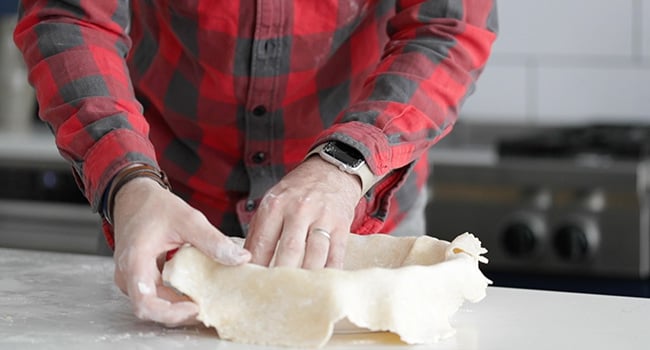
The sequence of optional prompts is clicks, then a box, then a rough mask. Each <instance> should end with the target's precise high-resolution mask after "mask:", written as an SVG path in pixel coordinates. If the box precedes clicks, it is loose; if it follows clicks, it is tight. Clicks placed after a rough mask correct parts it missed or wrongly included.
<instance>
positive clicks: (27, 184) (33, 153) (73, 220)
mask: <svg viewBox="0 0 650 350" xmlns="http://www.w3.org/2000/svg"><path fill="white" fill-rule="evenodd" d="M0 247H11V248H24V249H40V250H51V251H65V252H77V253H89V254H108V253H109V251H108V248H107V247H106V244H105V242H104V240H103V238H102V237H101V222H100V220H99V216H98V215H96V214H93V213H92V212H91V210H90V207H89V205H88V203H87V202H86V200H85V198H84V197H83V196H82V194H81V192H80V191H79V189H78V188H77V186H76V184H75V182H74V178H73V176H72V174H71V171H70V168H69V166H68V165H67V163H66V162H64V161H63V159H62V158H61V156H60V155H59V154H58V153H57V151H56V148H55V146H54V141H53V138H52V136H51V135H50V134H48V133H47V132H43V133H38V132H35V133H29V134H13V133H0Z"/></svg>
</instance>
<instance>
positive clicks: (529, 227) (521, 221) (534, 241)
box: [501, 215, 544, 258]
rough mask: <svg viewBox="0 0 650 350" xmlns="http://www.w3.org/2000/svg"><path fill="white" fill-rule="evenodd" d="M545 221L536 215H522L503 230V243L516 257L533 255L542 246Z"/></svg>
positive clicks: (506, 249)
mask: <svg viewBox="0 0 650 350" xmlns="http://www.w3.org/2000/svg"><path fill="white" fill-rule="evenodd" d="M543 234H544V222H543V221H542V220H541V218H539V217H538V216H535V215H520V216H518V217H517V218H515V219H513V220H511V221H509V222H508V223H507V224H506V225H505V226H504V228H503V229H502V230H501V245H502V247H503V249H504V250H505V251H506V253H508V254H509V255H510V256H512V257H515V258H524V257H532V256H534V255H536V254H537V253H538V252H539V250H540V246H541V242H542V235H543Z"/></svg>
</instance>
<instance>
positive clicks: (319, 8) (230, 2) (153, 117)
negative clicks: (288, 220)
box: [15, 0, 497, 235]
mask: <svg viewBox="0 0 650 350" xmlns="http://www.w3.org/2000/svg"><path fill="white" fill-rule="evenodd" d="M495 1H496V0H431V1H418V0H398V1H379V0H313V1H309V0H303V1H289V0H277V1H261V0H258V1H253V0H248V1H243V0H241V1H237V0H131V1H130V2H129V1H127V0H22V1H21V6H20V13H21V19H20V21H19V23H18V26H17V27H16V31H15V41H16V43H17V45H18V47H19V48H20V49H21V50H22V52H23V54H24V57H25V60H26V62H27V64H28V67H29V70H30V76H29V77H30V81H31V83H32V84H33V85H34V86H35V88H36V92H37V98H38V102H39V104H40V111H41V118H42V119H43V120H45V121H46V122H47V123H48V124H49V125H50V126H51V128H52V130H53V132H54V133H55V136H56V143H57V146H58V148H59V150H60V152H61V154H62V155H63V156H64V157H65V158H66V159H67V160H69V161H70V162H71V163H72V164H73V167H74V170H75V172H76V173H77V175H78V177H79V179H80V186H81V187H83V188H82V189H83V191H84V194H85V195H86V197H87V198H88V200H89V202H90V203H91V205H92V207H93V209H95V210H97V209H98V207H99V206H100V205H101V201H102V195H103V193H104V191H105V188H106V187H107V185H108V184H109V183H110V180H111V179H112V177H113V176H114V175H115V173H116V172H118V171H119V170H120V169H122V168H124V167H125V166H127V165H129V164H131V163H133V162H142V163H148V164H151V165H154V166H160V167H161V168H162V169H164V170H165V171H166V172H167V173H168V175H169V177H170V179H171V180H172V187H173V188H174V191H175V192H176V193H177V194H179V195H180V196H181V197H182V198H184V199H185V200H187V201H188V202H189V203H190V204H192V205H193V206H194V207H195V208H197V209H199V210H201V211H202V212H203V213H204V214H205V215H206V216H207V217H208V218H209V219H210V220H211V221H212V223H213V224H215V225H216V226H217V227H219V228H220V229H221V230H223V231H224V232H225V233H227V234H231V235H241V234H243V232H244V230H245V227H246V223H247V222H248V220H249V218H250V216H251V214H252V213H253V212H254V210H255V205H256V204H257V202H258V201H259V200H260V198H261V197H262V196H263V194H264V193H265V192H266V191H267V190H268V189H269V188H270V186H272V185H273V184H274V183H275V182H277V181H278V180H279V179H280V178H281V177H282V176H284V175H285V174H286V173H287V172H288V171H290V170H291V169H293V168H294V167H295V166H296V165H297V164H298V163H300V161H301V160H302V159H303V157H304V156H305V154H306V153H307V151H308V150H309V149H310V148H311V147H312V146H314V145H315V144H318V143H322V142H324V141H327V140H338V141H342V142H345V143H348V144H350V145H352V146H354V147H355V148H357V149H359V150H360V151H361V153H362V154H363V155H364V156H365V158H366V161H367V162H368V165H369V166H370V168H371V170H372V171H373V172H374V173H375V174H376V175H379V176H383V175H387V176H386V177H385V178H384V179H383V180H382V181H381V182H380V183H379V184H378V185H376V186H375V187H374V188H373V189H372V190H371V191H370V192H369V193H368V194H367V195H366V196H365V197H364V199H362V201H361V203H360V204H359V206H358V208H357V216H356V219H355V221H354V224H353V227H352V231H353V232H357V233H373V232H378V231H383V232H389V231H390V230H391V229H393V228H394V227H395V225H396V223H397V222H399V220H400V219H401V218H402V217H403V216H404V214H405V212H406V211H407V210H408V209H409V208H410V206H411V205H412V203H413V202H414V200H415V197H416V196H417V194H418V193H419V191H420V190H421V189H422V188H423V187H424V185H425V182H426V177H427V173H428V164H427V159H426V155H427V152H426V150H427V149H428V148H429V147H430V146H432V145H433V144H435V143H436V142H437V141H438V140H439V139H440V138H442V137H443V136H444V135H446V134H447V133H448V132H449V131H450V130H451V128H452V126H453V125H454V122H455V121H456V118H457V115H458V110H459V107H460V105H461V104H462V102H463V101H464V99H465V98H466V97H467V96H468V95H469V93H470V92H471V90H472V88H473V84H474V82H475V80H476V79H477V77H478V75H479V73H480V71H481V69H482V68H483V66H484V65H485V63H486V60H487V58H488V55H489V53H490V49H491V45H492V42H493V41H494V39H495V32H496V27H497V24H496V19H497V16H496V4H495Z"/></svg>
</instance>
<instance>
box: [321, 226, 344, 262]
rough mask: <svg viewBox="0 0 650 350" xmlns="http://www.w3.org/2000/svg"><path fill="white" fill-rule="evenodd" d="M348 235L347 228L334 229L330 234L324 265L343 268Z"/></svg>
mask: <svg viewBox="0 0 650 350" xmlns="http://www.w3.org/2000/svg"><path fill="white" fill-rule="evenodd" d="M349 236H350V230H349V229H335V230H333V231H332V233H331V234H330V237H331V238H330V242H329V243H330V246H329V254H328V257H327V263H326V264H325V266H326V267H333V268H337V269H342V268H343V262H344V261H345V247H346V245H347V242H348V237H349Z"/></svg>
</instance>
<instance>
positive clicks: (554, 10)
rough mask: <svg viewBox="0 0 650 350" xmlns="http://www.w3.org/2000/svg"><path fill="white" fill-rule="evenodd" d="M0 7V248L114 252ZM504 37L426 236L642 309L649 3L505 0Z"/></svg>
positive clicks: (649, 215)
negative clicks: (635, 300)
mask: <svg viewBox="0 0 650 350" xmlns="http://www.w3.org/2000/svg"><path fill="white" fill-rule="evenodd" d="M11 2H12V1H9V0H2V1H1V2H0V13H1V14H0V184H1V185H0V247H15V248H30V249H47V250H56V251H72V252H80V253H89V254H108V252H107V250H106V247H105V244H104V242H103V240H102V239H101V238H100V234H99V232H100V226H99V222H98V219H97V217H96V216H95V215H93V214H92V213H90V210H89V209H88V207H87V205H86V203H85V201H84V199H83V197H81V194H80V193H79V191H78V190H77V189H76V186H75V185H74V180H73V179H72V177H71V175H70V172H69V170H68V167H67V165H66V164H65V163H63V161H62V160H61V159H60V157H59V156H58V154H57V152H56V150H55V148H54V145H53V141H52V137H51V135H50V134H49V132H48V131H47V130H46V128H45V127H44V126H43V125H42V124H40V122H38V120H37V118H36V117H35V115H36V107H35V104H34V99H33V93H32V92H31V89H30V88H29V87H28V86H26V85H25V80H24V79H25V78H24V74H25V73H24V68H23V67H22V65H21V63H20V59H19V56H18V54H17V52H15V48H13V44H12V41H11V31H12V29H13V27H12V21H14V14H12V12H13V9H14V8H15V6H11V4H10V3H11ZM498 3H499V18H500V27H501V33H500V36H499V38H498V40H497V43H496V44H495V46H494V53H493V56H492V57H491V59H490V62H489V64H488V66H487V68H486V69H485V72H484V74H483V76H482V77H481V79H480V80H479V83H478V85H477V91H476V93H475V94H474V95H473V96H472V97H470V99H469V100H468V101H467V103H466V105H465V106H464V108H463V111H462V115H461V118H460V121H459V123H458V124H457V126H456V128H455V130H454V132H453V133H452V134H451V135H450V136H449V137H447V138H446V139H445V140H443V141H442V142H441V143H440V144H439V145H438V146H437V147H435V148H434V149H433V150H432V151H431V166H432V175H431V177H430V181H429V183H430V185H431V186H430V191H431V197H430V202H429V205H428V207H427V225H428V227H427V232H428V233H429V234H430V235H432V236H435V237H440V238H443V239H452V238H453V237H455V236H456V235H457V234H459V233H462V232H465V231H471V232H474V233H475V234H476V235H477V236H478V237H479V238H480V239H481V240H482V241H483V243H484V245H485V246H486V247H487V248H488V250H489V253H488V258H489V259H490V263H489V264H488V265H485V266H483V267H482V268H483V270H484V271H485V272H486V274H487V275H488V277H490V278H491V279H493V281H494V283H495V285H500V286H511V287H526V288H540V289H553V290H567V291H580V292H591V293H606V294H617V295H634V296H643V297H650V207H649V203H650V190H649V188H650V159H649V156H648V150H649V145H650V1H649V0H617V1H610V0H546V1H534V0H499V1H498Z"/></svg>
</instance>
